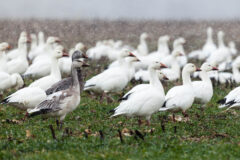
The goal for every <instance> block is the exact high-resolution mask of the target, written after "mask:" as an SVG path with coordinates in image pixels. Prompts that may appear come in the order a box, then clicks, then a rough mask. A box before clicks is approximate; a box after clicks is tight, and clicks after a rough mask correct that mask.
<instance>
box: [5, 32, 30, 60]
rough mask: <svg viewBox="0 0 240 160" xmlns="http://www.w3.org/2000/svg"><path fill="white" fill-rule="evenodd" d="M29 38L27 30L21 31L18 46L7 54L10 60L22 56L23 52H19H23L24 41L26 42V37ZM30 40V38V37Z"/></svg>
mask: <svg viewBox="0 0 240 160" xmlns="http://www.w3.org/2000/svg"><path fill="white" fill-rule="evenodd" d="M26 38H27V39H29V38H28V35H27V32H25V31H23V32H21V34H20V36H19V39H18V46H17V48H15V49H13V50H11V51H9V52H8V54H7V57H8V59H9V60H12V59H15V58H18V56H20V55H21V54H19V52H21V50H22V49H21V48H22V43H24V41H25V40H24V39H26ZM29 40H30V39H29Z"/></svg>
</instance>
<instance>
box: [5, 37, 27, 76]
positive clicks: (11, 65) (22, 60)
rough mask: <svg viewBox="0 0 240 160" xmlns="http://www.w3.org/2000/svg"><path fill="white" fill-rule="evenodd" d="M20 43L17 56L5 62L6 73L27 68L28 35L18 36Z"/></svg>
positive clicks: (20, 72) (18, 71)
mask: <svg viewBox="0 0 240 160" xmlns="http://www.w3.org/2000/svg"><path fill="white" fill-rule="evenodd" d="M20 42H21V43H20V44H19V47H18V56H17V57H16V58H14V59H12V60H11V61H8V62H7V68H8V73H9V74H13V73H19V74H22V73H24V72H25V71H26V70H27V68H28V65H29V64H28V60H27V43H30V40H29V39H28V37H25V36H22V37H21V38H20Z"/></svg>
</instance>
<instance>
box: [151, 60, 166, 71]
mask: <svg viewBox="0 0 240 160" xmlns="http://www.w3.org/2000/svg"><path fill="white" fill-rule="evenodd" d="M149 68H151V69H154V70H159V69H161V68H167V66H166V65H165V64H163V63H161V62H159V61H155V62H153V63H152V64H150V65H149Z"/></svg>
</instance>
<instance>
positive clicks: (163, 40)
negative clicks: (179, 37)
mask: <svg viewBox="0 0 240 160" xmlns="http://www.w3.org/2000/svg"><path fill="white" fill-rule="evenodd" d="M169 40H170V37H169V36H168V35H165V36H161V37H159V39H158V43H167V42H168V41H169Z"/></svg>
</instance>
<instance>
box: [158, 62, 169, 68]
mask: <svg viewBox="0 0 240 160" xmlns="http://www.w3.org/2000/svg"><path fill="white" fill-rule="evenodd" d="M160 68H168V67H167V66H166V65H165V64H163V63H160Z"/></svg>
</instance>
